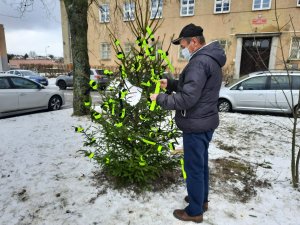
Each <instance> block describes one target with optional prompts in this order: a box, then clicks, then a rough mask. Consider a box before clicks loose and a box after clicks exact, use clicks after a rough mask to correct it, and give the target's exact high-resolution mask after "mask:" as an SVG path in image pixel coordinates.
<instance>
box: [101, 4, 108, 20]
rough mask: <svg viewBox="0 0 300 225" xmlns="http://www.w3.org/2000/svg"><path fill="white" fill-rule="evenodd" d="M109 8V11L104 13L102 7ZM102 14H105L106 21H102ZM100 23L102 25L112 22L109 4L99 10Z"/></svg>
mask: <svg viewBox="0 0 300 225" xmlns="http://www.w3.org/2000/svg"><path fill="white" fill-rule="evenodd" d="M104 6H106V7H107V11H104V12H102V10H101V7H104ZM102 13H103V14H104V18H105V20H104V21H102ZM99 21H100V23H109V22H110V8H109V4H102V5H100V8H99Z"/></svg>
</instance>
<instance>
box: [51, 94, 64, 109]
mask: <svg viewBox="0 0 300 225" xmlns="http://www.w3.org/2000/svg"><path fill="white" fill-rule="evenodd" d="M61 105H62V100H61V97H59V96H57V95H55V96H52V97H51V98H50V100H49V103H48V109H49V110H51V111H53V110H59V109H60V107H61Z"/></svg>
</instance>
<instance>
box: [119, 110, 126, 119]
mask: <svg viewBox="0 0 300 225" xmlns="http://www.w3.org/2000/svg"><path fill="white" fill-rule="evenodd" d="M120 117H121V118H122V119H123V118H124V117H125V109H122V114H121V116H120Z"/></svg>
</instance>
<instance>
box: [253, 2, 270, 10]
mask: <svg viewBox="0 0 300 225" xmlns="http://www.w3.org/2000/svg"><path fill="white" fill-rule="evenodd" d="M271 2H272V0H253V7H252V9H253V10H265V9H271Z"/></svg>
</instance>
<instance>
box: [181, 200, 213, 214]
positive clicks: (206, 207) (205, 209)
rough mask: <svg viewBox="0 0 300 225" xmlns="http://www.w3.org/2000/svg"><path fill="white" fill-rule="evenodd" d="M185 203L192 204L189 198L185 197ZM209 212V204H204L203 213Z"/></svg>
mask: <svg viewBox="0 0 300 225" xmlns="http://www.w3.org/2000/svg"><path fill="white" fill-rule="evenodd" d="M184 201H186V202H187V203H189V202H190V200H189V196H185V197H184ZM207 210H208V202H204V204H203V212H206V211H207Z"/></svg>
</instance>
